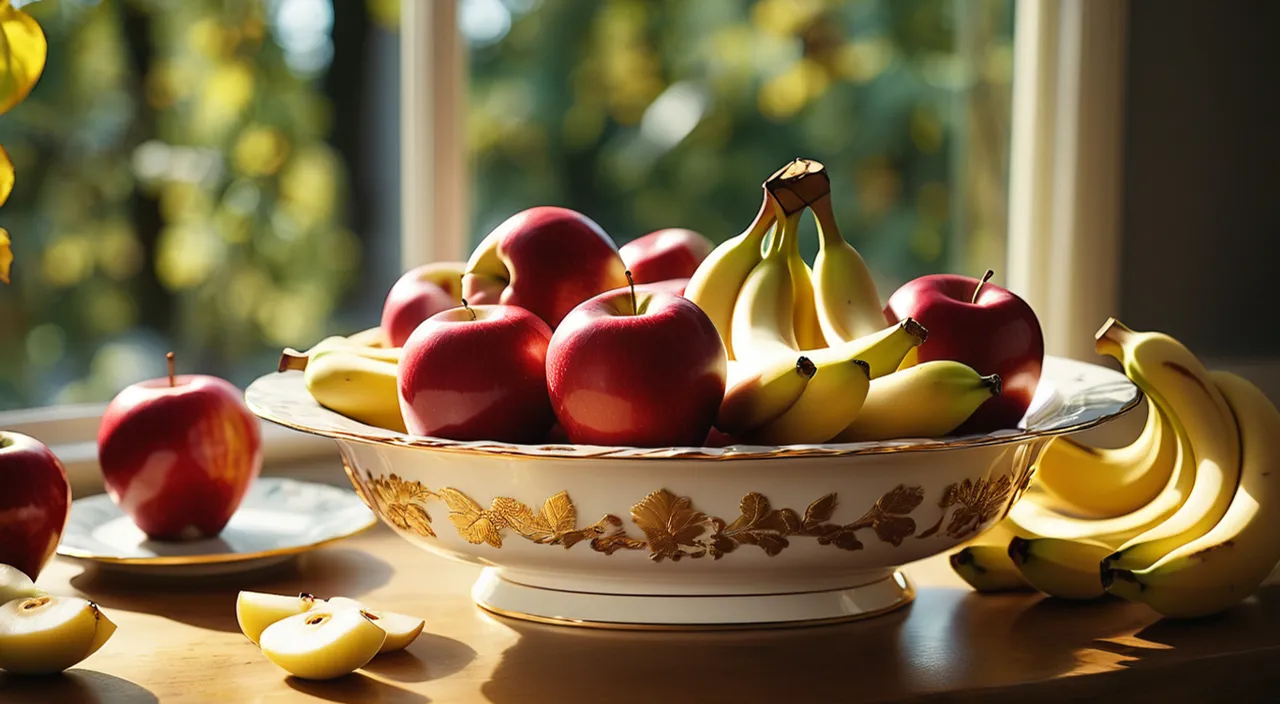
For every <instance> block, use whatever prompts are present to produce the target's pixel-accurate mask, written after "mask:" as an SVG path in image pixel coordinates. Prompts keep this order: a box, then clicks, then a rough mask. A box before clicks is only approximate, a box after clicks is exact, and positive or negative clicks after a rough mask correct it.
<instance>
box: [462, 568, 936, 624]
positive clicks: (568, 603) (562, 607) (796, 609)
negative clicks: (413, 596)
mask: <svg viewBox="0 0 1280 704" xmlns="http://www.w3.org/2000/svg"><path fill="white" fill-rule="evenodd" d="M471 598H472V600H474V601H475V603H476V604H477V605H478V606H480V607H481V608H483V609H485V610H487V611H490V612H492V613H495V614H498V615H499V616H506V617H509V618H516V619H521V620H525V621H534V622H537V623H549V624H554V625H560V626H577V627H582V628H616V629H632V630H680V631H697V630H713V629H725V628H738V629H750V628H787V627H798V626H815V625H820V624H826V623H840V622H844V621H854V620H857V619H863V618H870V617H872V616H879V615H881V614H886V613H889V612H890V611H893V610H895V609H897V608H899V607H902V606H906V605H907V604H909V603H911V600H912V599H914V598H915V588H914V587H913V586H912V584H911V582H910V581H909V580H908V579H907V576H906V575H905V574H904V573H902V572H901V571H895V572H893V573H892V574H890V575H889V576H887V577H884V578H883V579H880V580H877V581H874V582H871V583H868V584H863V585H860V586H856V587H847V588H843V589H831V590H824V591H810V592H798V593H792V594H732V595H725V596H720V595H699V596H671V595H660V596H643V595H636V594H599V593H587V592H574V591H566V590H559V589H544V588H542V587H532V586H529V585H525V584H520V583H517V582H513V581H510V580H508V579H504V578H503V577H502V576H501V575H500V574H499V572H498V570H496V569H494V568H492V567H490V568H486V569H485V570H484V572H483V573H482V574H481V576H480V578H479V579H478V580H476V583H475V585H474V586H473V587H472V589H471Z"/></svg>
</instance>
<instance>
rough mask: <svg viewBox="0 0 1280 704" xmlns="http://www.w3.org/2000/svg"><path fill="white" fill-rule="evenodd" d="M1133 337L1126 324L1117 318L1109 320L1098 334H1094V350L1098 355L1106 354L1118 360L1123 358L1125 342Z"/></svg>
mask: <svg viewBox="0 0 1280 704" xmlns="http://www.w3.org/2000/svg"><path fill="white" fill-rule="evenodd" d="M1131 335H1133V330H1130V329H1129V327H1128V326H1126V325H1125V324H1124V323H1122V322H1120V321H1119V320H1116V319H1115V318H1107V322H1105V323H1103V324H1102V327H1101V328H1099V329H1098V332H1097V333H1095V334H1094V336H1093V337H1094V341H1095V342H1094V345H1093V348H1094V349H1095V350H1096V351H1097V352H1098V354H1105V355H1108V356H1110V357H1115V358H1117V359H1119V358H1120V356H1121V348H1122V347H1124V343H1125V341H1126V340H1127V339H1128V338H1129V337H1130V336H1131Z"/></svg>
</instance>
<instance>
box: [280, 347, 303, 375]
mask: <svg viewBox="0 0 1280 704" xmlns="http://www.w3.org/2000/svg"><path fill="white" fill-rule="evenodd" d="M307 359H308V357H307V355H305V354H303V353H301V352H299V351H297V350H295V349H293V348H292V347H286V348H285V350H284V352H281V353H280V363H279V364H277V365H276V371H277V372H287V371H297V372H301V371H306V369H307Z"/></svg>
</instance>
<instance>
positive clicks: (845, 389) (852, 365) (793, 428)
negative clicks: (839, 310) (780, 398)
mask: <svg viewBox="0 0 1280 704" xmlns="http://www.w3.org/2000/svg"><path fill="white" fill-rule="evenodd" d="M814 364H815V366H816V367H817V371H815V372H814V374H813V378H812V379H810V380H809V383H808V384H807V385H806V386H805V387H804V391H803V392H802V393H801V394H800V398H798V399H796V402H795V403H793V404H792V405H791V407H790V408H788V409H787V410H786V411H783V413H782V415H780V416H778V417H777V418H774V419H773V420H771V421H769V422H768V423H765V424H764V425H763V426H761V427H759V428H757V429H755V430H753V431H751V433H749V434H748V436H747V437H748V439H750V440H751V441H752V442H757V443H761V444H765V445H807V444H814V443H821V442H826V441H828V440H830V439H831V438H833V437H835V434H836V433H838V432H840V430H841V429H842V428H844V427H845V426H846V425H848V424H849V423H850V422H852V421H853V419H854V418H856V417H857V415H858V411H860V410H861V409H862V402H863V401H864V400H865V399H866V397H867V389H868V388H869V387H870V385H871V371H870V367H868V366H867V363H866V362H864V361H862V360H860V359H854V358H849V359H843V360H832V361H827V362H825V363H822V364H819V363H817V362H814Z"/></svg>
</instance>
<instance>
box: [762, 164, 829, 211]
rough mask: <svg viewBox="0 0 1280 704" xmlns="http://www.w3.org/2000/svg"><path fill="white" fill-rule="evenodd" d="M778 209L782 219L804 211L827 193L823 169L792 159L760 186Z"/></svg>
mask: <svg viewBox="0 0 1280 704" xmlns="http://www.w3.org/2000/svg"><path fill="white" fill-rule="evenodd" d="M764 186H765V188H767V189H768V190H769V192H770V193H772V194H773V197H774V198H775V199H777V201H778V204H779V205H780V206H781V207H782V212H783V214H784V215H790V214H791V213H795V212H798V211H801V210H804V209H805V208H806V207H808V206H809V204H811V203H813V202H815V201H817V200H818V199H820V198H822V197H823V196H826V195H828V194H830V193H831V179H830V177H828V176H827V167H825V166H823V165H822V163H821V162H818V161H814V160H813V159H794V160H792V161H791V162H790V163H788V164H787V165H786V166H784V167H782V168H781V169H778V170H777V171H776V172H774V174H773V175H772V176H770V177H769V178H768V180H766V181H765V182H764Z"/></svg>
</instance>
